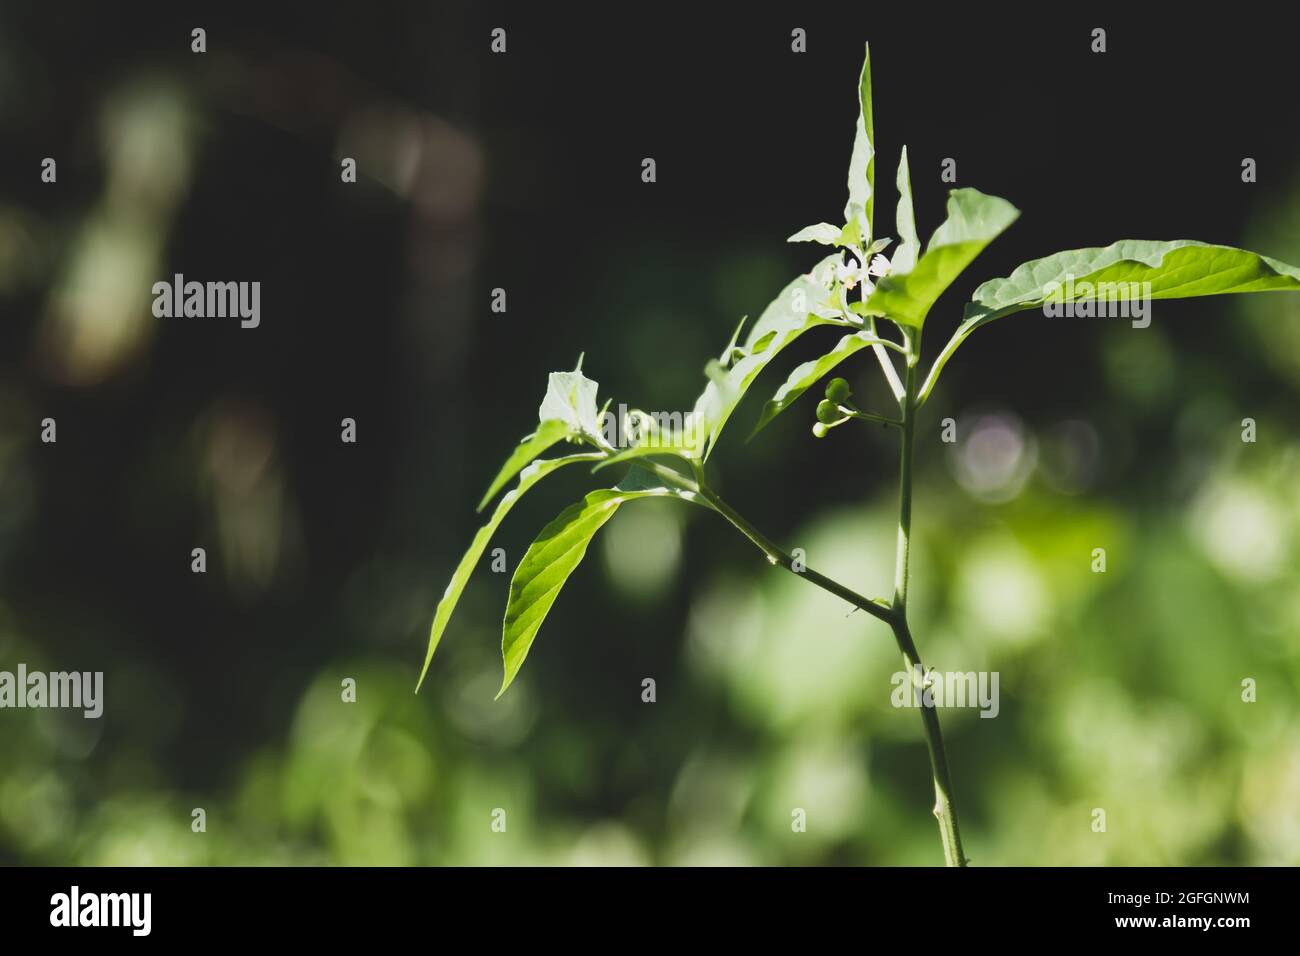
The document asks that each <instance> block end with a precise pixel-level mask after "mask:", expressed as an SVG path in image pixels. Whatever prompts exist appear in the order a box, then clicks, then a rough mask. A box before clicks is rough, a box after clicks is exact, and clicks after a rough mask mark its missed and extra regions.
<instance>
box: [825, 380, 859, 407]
mask: <svg viewBox="0 0 1300 956" xmlns="http://www.w3.org/2000/svg"><path fill="white" fill-rule="evenodd" d="M852 396H853V389H851V388H849V383H848V382H846V381H844V379H842V378H833V379H831V381H830V384H829V385H827V386H826V397H827V398H829V399H830V400H831V401H832V402H835V404H837V405H843V404H844V403H845V402H847V401H848V400H849V399H850V398H851V397H852Z"/></svg>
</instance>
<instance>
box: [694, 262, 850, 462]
mask: <svg viewBox="0 0 1300 956" xmlns="http://www.w3.org/2000/svg"><path fill="white" fill-rule="evenodd" d="M838 260H839V254H838V253H836V254H833V255H830V256H827V257H826V258H825V259H823V260H822V261H821V262H819V263H818V264H817V265H816V266H815V267H814V268H813V270H812V272H811V273H809V274H808V275H803V276H800V277H799V278H797V279H795V280H794V281H793V282H791V283H790V284H789V285H788V286H786V287H785V288H784V289H782V290H781V294H780V295H778V296H777V297H776V299H774V300H773V301H772V303H771V304H770V305H769V306H768V307H767V308H766V309H764V310H763V314H762V315H760V316H759V317H758V321H757V322H755V323H754V326H753V328H751V329H750V330H749V335H748V337H747V338H746V340H745V344H744V346H743V348H744V354H743V355H741V356H740V357H738V358H737V359H736V360H735V361H734V362H733V363H732V364H731V366H730V367H729V368H722V367H721V365H720V364H719V363H716V362H712V363H710V365H709V368H708V369H707V370H706V371H707V372H708V373H709V384H708V385H707V386H705V389H704V391H703V393H701V395H700V397H699V399H698V400H697V401H696V403H695V408H694V409H693V410H692V415H693V416H694V419H693V420H694V422H695V425H696V430H697V435H698V436H699V445H698V447H697V449H696V454H697V455H698V456H699V457H701V458H707V457H708V455H709V454H710V453H711V452H712V450H713V447H714V445H715V444H716V443H717V440H718V436H719V435H720V434H721V432H722V428H723V426H724V425H726V423H727V419H729V418H730V417H731V413H732V412H733V411H735V408H736V406H737V405H738V404H740V400H741V399H742V398H744V396H745V392H746V390H747V389H748V388H749V386H750V385H751V384H752V383H753V381H754V379H756V378H757V377H758V375H759V373H760V372H762V371H763V369H764V368H766V367H767V364H768V363H769V362H771V361H772V359H774V358H775V357H776V356H777V355H778V354H779V353H780V352H781V350H782V349H784V348H785V347H786V346H787V345H789V344H790V343H791V342H793V341H794V340H795V339H796V338H798V337H799V336H800V335H802V334H803V333H804V332H806V331H808V330H809V329H811V328H815V327H816V326H818V325H833V324H844V323H842V322H840V323H837V322H836V321H835V320H834V319H831V318H828V317H825V316H823V315H818V314H816V311H814V310H818V311H820V310H821V309H822V307H823V306H825V305H826V300H827V298H828V296H829V295H830V289H831V286H832V284H833V276H834V270H835V263H836V262H837V261H838ZM828 314H829V312H828Z"/></svg>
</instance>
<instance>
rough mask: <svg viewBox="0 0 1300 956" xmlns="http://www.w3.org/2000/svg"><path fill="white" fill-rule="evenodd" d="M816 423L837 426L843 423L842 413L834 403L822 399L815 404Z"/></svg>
mask: <svg viewBox="0 0 1300 956" xmlns="http://www.w3.org/2000/svg"><path fill="white" fill-rule="evenodd" d="M817 421H818V422H819V423H821V424H823V425H838V424H839V423H840V422H842V421H844V413H843V412H842V411H840V407H839V406H838V405H836V404H835V403H834V402H831V401H827V400H826V399H824V398H823V399H822V400H821V401H820V402H818V403H817Z"/></svg>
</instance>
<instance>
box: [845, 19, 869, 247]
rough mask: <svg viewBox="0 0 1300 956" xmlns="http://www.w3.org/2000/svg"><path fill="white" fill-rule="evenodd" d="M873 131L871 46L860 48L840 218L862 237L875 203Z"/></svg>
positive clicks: (866, 236) (866, 229)
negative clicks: (853, 122)
mask: <svg viewBox="0 0 1300 956" xmlns="http://www.w3.org/2000/svg"><path fill="white" fill-rule="evenodd" d="M875 160H876V131H875V126H874V124H873V122H872V115H871V46H870V44H867V45H866V46H865V48H864V53H863V59H862V74H861V76H860V77H859V78H858V124H857V128H856V130H855V132H854V135H853V154H852V156H851V157H850V158H849V201H848V203H846V204H845V206H844V221H845V222H846V223H853V222H857V223H859V224H860V226H861V232H862V236H863V237H865V238H869V237H870V236H871V223H872V212H873V209H874V205H875V195H874V193H875V184H876V162H875Z"/></svg>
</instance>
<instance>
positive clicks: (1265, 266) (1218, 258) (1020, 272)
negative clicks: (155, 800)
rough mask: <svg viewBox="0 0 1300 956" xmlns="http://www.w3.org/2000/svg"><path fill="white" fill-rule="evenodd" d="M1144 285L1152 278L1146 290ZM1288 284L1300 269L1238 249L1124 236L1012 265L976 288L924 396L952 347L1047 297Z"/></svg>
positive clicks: (1164, 294) (1171, 293)
mask: <svg viewBox="0 0 1300 956" xmlns="http://www.w3.org/2000/svg"><path fill="white" fill-rule="evenodd" d="M1144 283H1150V286H1149V288H1148V287H1145V286H1144V285H1143V284H1144ZM1288 290H1290V291H1297V290H1300V268H1297V267H1296V266H1293V265H1289V264H1288V263H1285V262H1280V261H1278V260H1277V259H1270V258H1269V257H1268V256H1261V255H1259V254H1258V253H1254V252H1248V251H1246V250H1244V249H1234V248H1233V247H1231V246H1216V245H1209V244H1207V243H1203V242H1196V241H1193V240H1190V239H1178V240H1174V241H1171V242H1159V241H1154V240H1147V239H1123V240H1120V241H1119V242H1116V243H1112V244H1111V245H1109V246H1104V247H1094V248H1089V249H1070V250H1067V251H1065V252H1058V253H1056V254H1055V255H1052V256H1047V257H1045V258H1042V259H1034V260H1031V261H1030V262H1026V263H1024V264H1023V265H1020V266H1017V267H1016V268H1015V269H1014V270H1013V271H1012V273H1011V275H1009V276H1007V277H1006V278H1004V279H991V280H989V281H988V282H985V283H984V284H983V285H981V286H980V287H979V288H978V289H976V290H975V295H974V297H973V298H972V300H971V302H969V303H968V304H967V305H966V311H965V316H964V318H963V320H962V323H961V325H960V326H959V327H958V328H957V331H956V332H954V333H953V336H952V338H951V339H950V340H949V341H948V344H947V345H946V346H945V347H944V349H943V352H942V353H940V355H939V357H938V358H937V359H935V363H934V367H933V368H932V369H931V370H930V374H929V376H927V378H926V382H925V385H924V386H923V387H922V395H928V394H929V391H930V389H932V388H933V387H934V383H935V381H936V380H937V379H938V376H939V372H940V371H942V369H943V366H944V365H945V364H947V361H948V359H949V358H951V357H952V353H953V352H955V351H956V350H957V347H958V346H959V345H961V343H962V342H964V341H965V340H966V338H967V336H969V335H970V334H971V333H972V332H974V331H975V330H976V329H978V328H980V327H981V326H983V325H987V324H988V323H990V322H992V321H993V320H994V319H1000V318H1002V317H1003V316H1004V315H1011V314H1013V313H1016V312H1022V311H1024V310H1026V309H1035V308H1039V307H1041V306H1043V305H1044V304H1045V303H1047V302H1049V301H1052V302H1067V301H1072V302H1077V301H1082V300H1087V299H1101V300H1103V301H1106V302H1116V303H1119V302H1124V301H1128V300H1131V299H1134V298H1140V297H1144V296H1149V297H1150V298H1151V299H1182V298H1191V297H1194V296H1202V295H1229V294H1235V293H1241V292H1272V291H1288Z"/></svg>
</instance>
